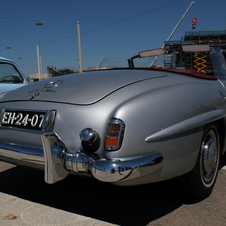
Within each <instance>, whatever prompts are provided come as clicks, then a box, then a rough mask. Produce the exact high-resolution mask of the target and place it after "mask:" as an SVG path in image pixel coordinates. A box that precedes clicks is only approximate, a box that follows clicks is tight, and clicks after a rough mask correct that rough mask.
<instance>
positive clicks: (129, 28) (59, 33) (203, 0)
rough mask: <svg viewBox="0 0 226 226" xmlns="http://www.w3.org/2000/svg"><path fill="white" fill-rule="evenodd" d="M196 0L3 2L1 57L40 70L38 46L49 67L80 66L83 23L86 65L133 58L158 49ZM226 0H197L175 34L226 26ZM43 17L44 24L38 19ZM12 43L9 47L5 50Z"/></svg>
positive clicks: (30, 70) (176, 36)
mask: <svg viewBox="0 0 226 226" xmlns="http://www.w3.org/2000/svg"><path fill="white" fill-rule="evenodd" d="M191 2H192V1H191V0H32V1H31V0H7V1H5V0H0V27H1V38H0V55H1V56H3V57H6V58H10V59H12V60H14V61H15V62H16V63H17V64H18V65H19V66H20V68H21V69H22V70H23V72H24V74H25V75H26V76H28V75H29V74H30V73H37V72H38V67H37V54H36V44H37V43H38V44H39V51H40V54H41V57H42V65H43V72H46V67H47V66H54V67H57V68H63V67H73V68H74V69H78V45H77V28H76V21H80V30H81V44H82V60H83V68H87V67H93V66H97V65H99V64H100V62H101V60H102V59H104V58H105V57H122V58H129V57H130V56H133V55H136V54H137V53H138V52H139V51H142V50H147V49H152V48H159V47H161V46H162V45H163V43H164V41H165V40H166V39H167V38H168V36H169V35H170V33H171V32H172V30H173V29H174V27H175V26H176V24H177V23H178V21H179V20H180V18H181V17H182V15H183V14H184V12H185V11H186V9H187V8H188V6H189V5H190V4H191ZM225 9H226V0H196V1H195V4H193V6H192V7H191V9H190V10H189V12H188V13H187V15H186V17H185V18H184V20H183V21H182V23H181V25H180V26H179V28H178V29H177V31H176V32H175V34H174V35H173V37H172V38H171V40H178V39H180V38H181V36H183V35H184V33H185V32H186V31H191V30H192V25H191V20H192V18H193V17H195V18H197V19H198V23H197V25H196V31H200V30H201V31H202V30H225V29H226V11H225ZM37 21H42V22H43V25H42V26H37V25H36V22H37ZM6 47H10V49H8V48H6Z"/></svg>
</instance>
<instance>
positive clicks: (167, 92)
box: [0, 45, 226, 200]
mask: <svg viewBox="0 0 226 226" xmlns="http://www.w3.org/2000/svg"><path fill="white" fill-rule="evenodd" d="M225 65H226V62H225V57H224V55H223V52H222V50H221V49H218V48H211V47H210V46H209V45H181V46H176V48H173V46H172V47H171V46H170V47H169V48H168V47H167V48H161V49H154V50H148V51H143V52H140V53H138V54H137V55H135V56H133V57H131V58H129V59H128V60H121V59H110V60H109V59H107V58H106V59H105V61H103V63H102V67H101V69H100V70H97V71H92V72H86V73H77V74H71V75H65V76H61V77H55V78H50V79H47V80H43V81H40V82H38V83H32V84H30V85H28V86H24V87H22V88H20V89H17V90H15V91H14V92H11V93H8V94H7V95H5V96H4V97H2V98H1V99H0V159H1V160H3V161H6V162H10V163H13V164H18V165H19V164H21V165H26V166H29V167H34V168H41V169H43V170H44V179H45V181H46V182H47V183H49V184H52V183H55V182H57V181H60V180H62V179H64V178H65V177H66V176H67V175H68V174H69V173H70V172H74V173H75V174H80V175H89V176H92V177H94V178H95V179H97V180H99V181H102V182H108V183H113V184H115V185H119V186H133V185H141V184H148V183H154V182H159V181H164V180H167V179H171V178H175V177H178V176H181V175H187V176H188V177H187V182H188V185H189V189H190V192H189V193H190V194H192V195H193V197H195V198H196V199H199V200H200V199H203V198H206V197H208V196H209V195H210V194H211V192H212V189H213V187H214V184H215V182H216V178H217V174H218V167H219V161H220V157H221V155H223V154H224V153H225V150H226V146H225V145H226V142H225V140H226V89H225V86H226V67H225ZM9 78H11V76H9ZM6 79H7V76H6ZM100 187H101V184H100ZM68 189H70V188H68ZM76 189H79V188H76ZM100 189H101V188H100ZM71 191H73V188H71ZM166 192H167V191H166ZM80 193H82V191H80ZM84 195H85V194H84ZM154 195H156V194H154ZM160 195H161V194H160Z"/></svg>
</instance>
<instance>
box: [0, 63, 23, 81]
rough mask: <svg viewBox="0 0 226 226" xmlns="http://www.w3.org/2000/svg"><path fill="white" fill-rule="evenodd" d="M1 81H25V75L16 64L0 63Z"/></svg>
mask: <svg viewBox="0 0 226 226" xmlns="http://www.w3.org/2000/svg"><path fill="white" fill-rule="evenodd" d="M0 83H23V77H22V76H21V75H20V73H19V72H18V70H17V69H16V67H15V66H14V65H12V64H7V63H0Z"/></svg>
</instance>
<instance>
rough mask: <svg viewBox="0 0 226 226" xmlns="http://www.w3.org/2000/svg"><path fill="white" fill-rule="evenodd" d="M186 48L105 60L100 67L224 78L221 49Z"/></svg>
mask: <svg viewBox="0 0 226 226" xmlns="http://www.w3.org/2000/svg"><path fill="white" fill-rule="evenodd" d="M187 46H188V47H187ZM187 46H186V48H180V49H165V50H163V49H156V50H150V51H144V52H140V53H139V54H138V55H135V56H134V57H132V58H130V59H128V60H125V59H120V58H105V60H104V61H103V62H102V64H101V67H102V68H123V67H129V68H149V69H160V70H161V69H162V70H174V71H175V70H177V71H181V72H182V71H184V72H186V73H195V72H196V73H197V72H198V73H203V74H205V75H210V76H213V75H214V76H217V77H226V63H225V57H224V54H223V52H222V50H221V49H219V48H212V49H210V47H209V46H208V47H209V49H208V48H204V47H205V46H207V45H202V46H201V45H190V46H189V45H187ZM200 46H201V47H200ZM203 46H204V47H203ZM196 50H197V51H196ZM156 54H157V55H156Z"/></svg>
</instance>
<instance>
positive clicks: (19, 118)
mask: <svg viewBox="0 0 226 226" xmlns="http://www.w3.org/2000/svg"><path fill="white" fill-rule="evenodd" d="M44 115H45V112H44V111H17V110H9V109H8V110H7V109H6V110H5V111H4V113H3V115H2V120H1V126H3V127H16V128H21V129H32V130H41V127H42V122H43V119H44Z"/></svg>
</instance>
